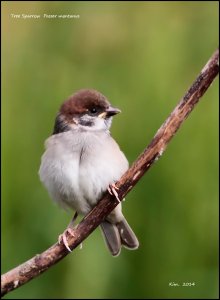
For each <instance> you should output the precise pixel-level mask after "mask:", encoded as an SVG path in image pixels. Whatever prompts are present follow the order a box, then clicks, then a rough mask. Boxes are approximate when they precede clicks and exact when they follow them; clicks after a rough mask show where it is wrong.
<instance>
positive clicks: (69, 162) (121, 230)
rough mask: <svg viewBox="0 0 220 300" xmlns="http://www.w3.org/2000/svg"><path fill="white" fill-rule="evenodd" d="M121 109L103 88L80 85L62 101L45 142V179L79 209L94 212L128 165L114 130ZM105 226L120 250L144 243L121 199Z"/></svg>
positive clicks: (54, 194) (58, 197)
mask: <svg viewBox="0 0 220 300" xmlns="http://www.w3.org/2000/svg"><path fill="white" fill-rule="evenodd" d="M119 112H120V110H119V109H117V108H114V107H112V106H111V105H110V103H109V102H108V100H107V99H106V97H105V96H103V95H102V94H101V93H99V92H97V91H95V90H90V89H85V90H80V91H78V92H77V93H75V94H74V95H72V96H71V97H70V98H69V99H68V100H67V101H65V102H64V103H63V104H62V106H61V108H60V111H59V113H58V115H57V117H56V120H55V125H54V131H53V134H52V135H51V136H50V137H49V138H48V139H47V140H46V142H45V147H46V150H45V152H44V154H43V156H42V158H41V166H40V170H39V175H40V179H41V181H42V182H43V183H44V185H45V187H46V188H47V190H48V192H49V194H50V196H51V198H52V199H53V200H54V201H56V202H57V203H58V204H61V205H62V206H63V207H67V208H71V209H73V210H75V211H76V214H82V215H86V214H88V213H89V212H90V211H91V210H92V208H93V207H94V206H95V205H96V203H97V202H98V201H99V200H100V199H101V198H102V196H103V194H104V193H105V192H106V190H107V189H109V191H110V192H111V189H114V182H116V181H117V180H119V179H120V177H121V176H122V175H123V173H124V172H125V171H126V170H127V169H128V161H127V159H126V157H125V155H124V154H123V153H122V152H121V150H120V148H119V146H118V144H117V143H116V142H115V140H114V139H113V138H112V137H111V135H110V132H109V128H110V126H111V122H112V116H114V115H116V114H117V113H119ZM109 187H110V188H109ZM113 192H115V190H114V191H113ZM114 194H116V196H117V193H114ZM101 229H102V231H103V233H104V237H105V241H106V244H107V246H108V248H109V250H110V252H111V254H112V255H114V256H116V255H118V254H119V253H120V250H121V246H122V245H123V246H125V247H126V248H128V249H136V248H138V246H139V243H138V239H137V237H136V236H135V234H134V232H133V231H132V229H131V228H130V226H129V225H128V223H127V221H126V219H125V217H124V216H123V214H122V208H121V203H119V204H118V205H117V206H116V208H115V209H114V210H113V211H112V212H111V213H110V214H109V215H108V217H107V218H106V220H105V221H104V222H102V223H101ZM67 230H68V229H67ZM62 238H63V242H64V244H65V245H66V247H67V248H68V243H67V241H66V238H65V237H62ZM68 249H69V248H68Z"/></svg>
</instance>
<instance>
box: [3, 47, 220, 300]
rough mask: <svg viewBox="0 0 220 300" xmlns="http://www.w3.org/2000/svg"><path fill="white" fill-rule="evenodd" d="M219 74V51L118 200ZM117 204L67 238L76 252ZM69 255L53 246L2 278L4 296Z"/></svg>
mask: <svg viewBox="0 0 220 300" xmlns="http://www.w3.org/2000/svg"><path fill="white" fill-rule="evenodd" d="M218 72H219V50H216V51H215V52H214V54H213V55H212V57H211V58H210V59H209V61H208V62H207V64H206V65H205V67H204V68H203V69H202V71H201V73H200V74H199V76H198V77H197V79H196V80H195V82H194V83H193V84H192V86H191V87H190V88H189V90H188V91H187V92H186V94H185V95H184V97H183V98H182V99H181V101H180V102H179V103H178V105H177V106H176V107H175V109H174V110H173V112H172V113H171V114H170V116H169V117H168V118H167V120H166V121H165V122H164V123H163V124H162V126H161V127H160V129H159V130H158V131H157V133H156V135H155V136H154V138H153V140H152V141H151V143H150V144H149V146H148V147H147V148H146V149H145V150H144V152H143V153H142V154H141V155H140V156H139V158H138V159H137V160H136V161H135V162H134V163H133V165H132V166H131V167H130V169H129V170H128V171H127V172H126V173H125V174H124V175H123V176H122V177H121V179H120V180H119V181H118V182H117V184H116V186H117V187H118V189H119V190H118V195H119V199H121V200H122V199H123V198H124V197H125V195H126V194H127V193H128V192H129V191H130V190H131V189H132V188H133V187H134V186H135V184H136V183H137V182H138V181H139V179H140V178H141V177H142V176H143V175H144V174H145V173H146V172H147V171H148V170H149V168H150V167H151V166H152V164H153V163H154V162H155V161H157V160H158V159H159V158H160V156H161V155H162V154H163V152H164V150H165V149H166V147H167V145H168V143H169V142H170V140H171V139H172V137H173V136H174V135H175V133H176V132H177V130H178V129H179V127H180V125H181V124H182V123H183V122H184V121H185V120H186V118H187V117H188V115H189V114H190V112H191V111H192V110H193V108H194V106H195V105H196V104H197V103H198V101H199V100H200V98H201V97H202V96H203V94H204V93H205V92H206V90H207V89H208V87H209V86H210V84H211V83H212V81H213V80H214V79H215V77H216V76H217V75H218ZM117 204H118V201H117V200H116V199H115V198H114V197H113V196H111V195H110V194H108V193H106V194H105V195H104V197H103V199H102V200H101V201H99V203H98V204H97V205H96V206H95V207H94V209H93V210H92V211H91V212H90V213H89V214H88V215H87V216H86V217H84V219H83V220H82V221H81V222H80V223H79V225H78V226H77V228H75V229H74V237H72V236H68V244H69V247H70V248H71V249H75V248H76V247H77V246H78V245H79V244H80V243H81V242H82V241H83V240H84V239H86V237H87V236H88V235H89V234H91V232H92V231H93V230H95V228H96V227H97V226H98V225H99V224H100V223H101V222H102V221H103V220H104V219H105V218H106V217H107V215H108V214H109V213H110V212H111V211H112V210H113V209H114V208H115V207H116V206H117ZM67 254H69V252H68V251H67V249H66V248H65V247H64V245H63V244H60V245H59V244H58V243H56V244H54V245H53V246H51V247H50V248H49V249H47V250H46V251H44V252H43V253H41V254H37V255H36V256H34V257H33V258H31V259H30V260H28V261H26V262H25V263H23V264H21V265H20V266H18V267H16V268H14V269H12V270H10V271H9V272H7V273H5V274H3V275H2V278H1V280H2V288H1V295H2V296H3V295H5V294H7V293H8V292H10V291H12V290H14V289H16V288H18V287H19V286H21V285H23V284H25V283H26V282H28V281H30V280H31V279H33V278H35V277H37V276H38V275H39V274H41V273H43V272H44V271H46V270H47V269H48V268H50V267H51V266H52V265H54V264H56V263H57V262H58V261H60V260H61V259H63V258H64V257H65V256H66V255H67Z"/></svg>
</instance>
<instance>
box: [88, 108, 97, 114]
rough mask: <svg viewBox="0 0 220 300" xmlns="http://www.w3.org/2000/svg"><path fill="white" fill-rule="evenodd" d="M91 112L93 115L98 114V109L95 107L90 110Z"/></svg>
mask: <svg viewBox="0 0 220 300" xmlns="http://www.w3.org/2000/svg"><path fill="white" fill-rule="evenodd" d="M89 111H90V112H91V114H95V113H97V109H96V108H95V107H92V108H90V110H89Z"/></svg>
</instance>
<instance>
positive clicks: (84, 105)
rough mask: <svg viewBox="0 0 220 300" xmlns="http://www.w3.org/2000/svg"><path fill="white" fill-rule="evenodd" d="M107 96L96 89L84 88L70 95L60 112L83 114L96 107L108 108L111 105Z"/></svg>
mask: <svg viewBox="0 0 220 300" xmlns="http://www.w3.org/2000/svg"><path fill="white" fill-rule="evenodd" d="M109 105H110V104H109V102H108V100H107V98H106V97H105V96H104V95H102V94H101V93H99V92H98V91H96V90H90V89H84V90H80V91H78V92H76V93H75V94H74V95H72V96H70V98H69V99H68V100H66V101H65V102H64V103H63V104H62V105H61V108H60V113H61V114H63V115H65V116H66V117H68V116H73V115H78V114H83V113H85V112H87V111H88V110H89V109H91V108H93V107H96V108H100V109H103V110H104V109H106V108H108V107H109Z"/></svg>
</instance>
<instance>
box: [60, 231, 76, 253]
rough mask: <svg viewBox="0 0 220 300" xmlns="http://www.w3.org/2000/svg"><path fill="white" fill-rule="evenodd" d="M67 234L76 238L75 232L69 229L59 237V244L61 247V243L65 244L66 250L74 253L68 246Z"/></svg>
mask: <svg viewBox="0 0 220 300" xmlns="http://www.w3.org/2000/svg"><path fill="white" fill-rule="evenodd" d="M67 233H69V234H70V235H71V236H73V237H74V236H75V235H74V231H73V230H72V229H71V228H70V227H68V228H67V229H66V230H65V231H64V232H63V233H62V234H60V235H59V237H58V244H59V245H60V244H61V242H63V244H64V246H65V247H66V249H67V250H68V251H69V252H72V250H71V249H70V247H69V245H68V242H67V237H66V236H67Z"/></svg>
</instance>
